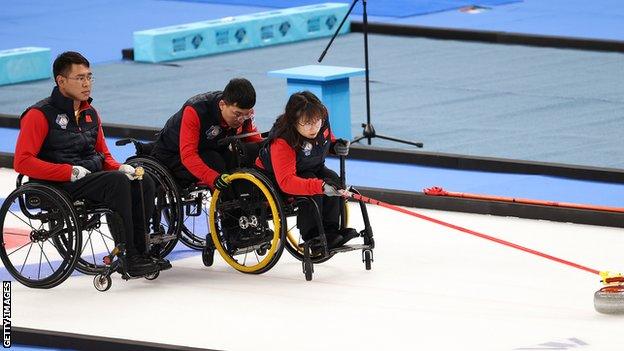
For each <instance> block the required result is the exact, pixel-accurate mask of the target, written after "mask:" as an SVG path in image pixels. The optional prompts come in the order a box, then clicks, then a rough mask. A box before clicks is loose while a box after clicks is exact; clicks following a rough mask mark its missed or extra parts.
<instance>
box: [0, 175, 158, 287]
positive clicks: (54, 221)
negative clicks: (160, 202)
mask: <svg viewBox="0 0 624 351" xmlns="http://www.w3.org/2000/svg"><path fill="white" fill-rule="evenodd" d="M154 181H155V182H156V183H157V184H159V183H162V180H160V179H154ZM157 212H163V211H162V210H159V209H155V210H154V214H152V215H151V216H150V217H151V218H152V219H154V218H158V220H159V221H160V218H166V217H167V214H166V213H158V214H157ZM146 219H147V218H146ZM120 221H121V219H120V218H119V217H118V216H117V215H116V214H115V213H114V212H113V211H111V210H110V209H108V208H106V207H103V206H101V205H100V204H94V203H89V202H88V201H86V200H76V201H72V200H71V199H70V197H69V196H68V194H67V193H65V192H64V191H63V190H61V189H59V188H58V187H56V186H54V185H53V184H52V183H49V182H39V181H29V182H24V176H23V175H19V176H18V177H17V181H16V189H15V190H14V191H13V192H12V193H11V194H9V196H7V198H6V199H5V201H4V203H3V204H2V207H1V208H0V244H1V245H0V259H2V263H3V264H4V267H5V269H6V270H7V271H8V272H9V274H11V276H13V278H15V280H17V281H18V282H20V283H22V284H24V285H26V286H28V287H31V288H44V289H48V288H53V287H55V286H57V285H59V284H61V283H62V282H63V281H65V280H66V279H67V278H68V277H69V276H70V275H71V274H72V272H73V271H74V269H76V270H78V271H79V272H81V273H84V274H88V275H95V277H94V281H93V283H94V286H95V288H96V289H98V290H100V291H106V290H108V289H109V288H110V287H111V285H112V279H111V275H112V274H113V273H114V272H119V273H121V275H122V278H123V279H124V280H129V279H133V278H146V279H148V280H152V279H156V278H157V277H158V275H159V271H154V272H151V273H149V274H146V275H143V276H131V275H130V274H128V273H127V269H126V264H125V249H124V246H123V244H120V245H117V246H116V245H115V241H114V238H113V237H114V234H113V233H114V230H122V229H121V226H122V224H121V222H120ZM149 223H150V224H149V227H150V228H157V229H159V230H156V231H152V232H149V233H146V234H145V235H146V244H147V246H148V248H150V249H151V250H153V249H155V248H159V250H165V251H166V250H167V249H168V248H167V247H166V246H165V247H164V249H163V248H162V246H158V245H160V243H162V242H167V236H168V235H167V232H166V231H165V230H163V225H161V224H160V223H159V222H153V221H151V220H150V222H149Z"/></svg>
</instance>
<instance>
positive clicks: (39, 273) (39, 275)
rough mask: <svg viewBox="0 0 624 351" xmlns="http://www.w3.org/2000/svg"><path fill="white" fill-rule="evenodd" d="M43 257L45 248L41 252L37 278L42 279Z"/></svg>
mask: <svg viewBox="0 0 624 351" xmlns="http://www.w3.org/2000/svg"><path fill="white" fill-rule="evenodd" d="M42 258H43V250H41V251H40V252H39V270H38V271H37V279H41V259H42Z"/></svg>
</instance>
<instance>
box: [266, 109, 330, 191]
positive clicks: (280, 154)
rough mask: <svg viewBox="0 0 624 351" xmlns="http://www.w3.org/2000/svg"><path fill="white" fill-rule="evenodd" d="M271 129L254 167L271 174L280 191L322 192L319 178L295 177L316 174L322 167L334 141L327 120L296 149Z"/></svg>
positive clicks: (321, 181)
mask: <svg viewBox="0 0 624 351" xmlns="http://www.w3.org/2000/svg"><path fill="white" fill-rule="evenodd" d="M274 132H275V127H273V129H271V131H270V132H269V136H268V137H267V139H265V141H264V144H263V146H262V147H261V148H260V153H259V156H258V158H257V159H256V166H257V167H259V168H261V169H264V170H266V171H268V172H271V173H273V175H274V177H275V179H276V181H277V184H278V185H279V187H280V189H281V190H282V191H283V192H285V193H287V194H291V195H319V194H322V193H323V180H322V179H319V178H301V177H299V174H302V173H303V172H307V171H312V172H314V171H316V170H318V169H320V168H321V167H324V166H325V157H327V154H328V153H329V151H330V148H331V145H332V143H333V142H334V140H335V138H334V136H333V134H332V132H331V130H330V128H329V123H328V120H325V122H323V126H321V129H320V130H319V132H318V134H317V135H316V138H315V139H314V140H307V139H304V140H305V141H304V142H303V145H301V146H300V147H297V148H296V149H295V148H293V147H292V146H290V145H289V144H288V143H287V142H286V140H284V139H282V138H280V137H279V136H276V135H275V133H274Z"/></svg>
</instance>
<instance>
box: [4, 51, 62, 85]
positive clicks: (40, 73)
mask: <svg viewBox="0 0 624 351" xmlns="http://www.w3.org/2000/svg"><path fill="white" fill-rule="evenodd" d="M50 62H51V54H50V49H47V48H37V47H23V48H16V49H9V50H2V51H0V85H6V84H13V83H20V82H27V81H31V80H37V79H45V78H50V76H51V74H50V71H51V70H50Z"/></svg>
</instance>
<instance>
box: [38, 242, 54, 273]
mask: <svg viewBox="0 0 624 351" xmlns="http://www.w3.org/2000/svg"><path fill="white" fill-rule="evenodd" d="M39 248H40V249H41V252H42V253H43V256H44V257H45V259H46V261H48V266H50V269H51V270H52V272H54V268H52V263H50V260H49V259H48V255H46V254H45V252H43V245H42V244H39Z"/></svg>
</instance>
